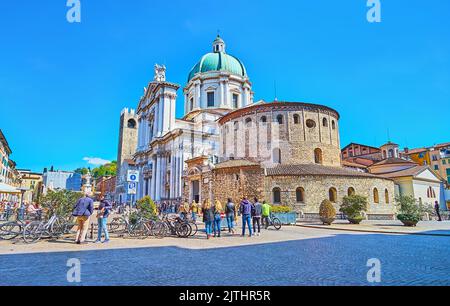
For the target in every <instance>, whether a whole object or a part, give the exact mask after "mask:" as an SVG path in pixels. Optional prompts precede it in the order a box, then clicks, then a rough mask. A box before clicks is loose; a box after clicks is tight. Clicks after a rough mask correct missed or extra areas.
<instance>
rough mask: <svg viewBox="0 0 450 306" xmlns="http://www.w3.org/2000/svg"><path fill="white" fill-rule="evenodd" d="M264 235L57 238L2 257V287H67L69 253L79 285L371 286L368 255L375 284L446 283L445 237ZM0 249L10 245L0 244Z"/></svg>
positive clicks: (449, 243) (294, 231)
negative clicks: (106, 240) (376, 269)
mask: <svg viewBox="0 0 450 306" xmlns="http://www.w3.org/2000/svg"><path fill="white" fill-rule="evenodd" d="M263 234H264V235H262V236H261V237H254V238H240V237H223V238H221V239H213V240H205V239H200V238H197V239H189V240H186V239H164V240H143V241H137V240H136V241H130V240H123V239H116V240H117V241H114V242H113V243H112V244H111V245H108V246H104V245H100V246H99V245H93V244H90V245H84V246H74V245H73V244H72V243H70V244H68V243H67V242H60V243H54V244H56V245H57V246H58V247H61V244H63V245H64V247H65V248H68V249H69V250H70V252H49V253H29V254H15V255H1V256H0V275H1V277H0V285H71V284H69V283H67V281H66V273H67V271H68V269H69V268H68V267H66V263H67V260H68V259H70V258H77V259H79V260H80V261H81V285H199V286H200V285H202V286H206V285H255V286H257V285H369V283H368V282H367V278H366V275H367V272H368V269H369V268H368V267H367V266H366V264H367V261H368V259H371V258H378V259H379V260H380V261H381V264H382V266H381V269H382V282H381V284H380V285H450V258H449V256H448V254H449V252H450V238H449V237H434V236H412V235H387V234H364V233H350V232H339V231H333V230H329V231H325V230H323V229H306V228H300V227H284V228H283V230H282V231H280V232H275V231H267V232H264V233H263ZM114 243H115V244H117V245H114ZM39 245H40V246H39V248H45V247H52V244H51V242H45V243H42V244H39ZM136 246H137V248H136ZM21 247H28V246H21ZM74 247H75V248H76V247H78V249H74ZM131 247H133V248H131ZM94 249H95V250H94ZM0 250H3V253H5V252H6V251H7V250H6V251H5V245H4V242H1V244H0ZM81 250H83V251H81ZM16 251H17V250H16ZM34 251H35V252H37V251H38V250H37V249H36V250H34ZM42 251H44V250H41V252H42ZM53 251H55V250H53Z"/></svg>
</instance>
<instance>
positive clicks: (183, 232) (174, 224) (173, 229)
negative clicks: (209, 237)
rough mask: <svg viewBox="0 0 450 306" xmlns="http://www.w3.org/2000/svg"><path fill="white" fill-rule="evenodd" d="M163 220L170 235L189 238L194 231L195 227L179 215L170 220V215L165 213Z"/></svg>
mask: <svg viewBox="0 0 450 306" xmlns="http://www.w3.org/2000/svg"><path fill="white" fill-rule="evenodd" d="M162 221H163V222H164V226H165V227H166V232H167V233H169V234H170V235H176V236H178V237H180V238H187V237H189V236H190V235H191V234H192V232H193V228H192V227H191V225H190V224H189V223H188V222H186V221H184V220H183V219H181V218H180V217H179V216H177V217H175V218H174V219H172V220H170V219H169V216H168V215H164V216H163V217H162Z"/></svg>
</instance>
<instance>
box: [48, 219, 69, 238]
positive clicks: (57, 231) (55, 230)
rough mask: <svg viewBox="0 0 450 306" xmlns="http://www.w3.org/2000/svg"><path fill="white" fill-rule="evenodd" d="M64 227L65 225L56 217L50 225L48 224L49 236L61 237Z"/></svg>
mask: <svg viewBox="0 0 450 306" xmlns="http://www.w3.org/2000/svg"><path fill="white" fill-rule="evenodd" d="M65 229H66V225H65V223H64V222H63V221H61V220H59V219H57V220H56V221H55V222H54V223H53V224H52V225H51V226H50V236H52V237H55V238H59V237H61V236H62V235H63V234H64V232H65Z"/></svg>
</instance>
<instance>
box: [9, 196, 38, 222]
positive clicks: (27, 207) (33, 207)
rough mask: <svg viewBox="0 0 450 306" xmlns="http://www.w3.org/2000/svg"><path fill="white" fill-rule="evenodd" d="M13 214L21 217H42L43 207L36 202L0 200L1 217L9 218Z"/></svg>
mask: <svg viewBox="0 0 450 306" xmlns="http://www.w3.org/2000/svg"><path fill="white" fill-rule="evenodd" d="M13 215H18V216H19V218H20V219H25V218H27V219H40V218H41V216H42V209H41V207H40V206H39V204H38V203H36V202H31V203H29V202H26V201H25V202H23V205H21V204H20V203H19V202H11V201H6V200H3V201H1V202H0V219H1V220H9V218H10V217H12V216H13Z"/></svg>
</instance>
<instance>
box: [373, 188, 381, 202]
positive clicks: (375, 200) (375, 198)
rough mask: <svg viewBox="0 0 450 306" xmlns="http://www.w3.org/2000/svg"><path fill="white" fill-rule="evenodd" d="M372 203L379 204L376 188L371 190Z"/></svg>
mask: <svg viewBox="0 0 450 306" xmlns="http://www.w3.org/2000/svg"><path fill="white" fill-rule="evenodd" d="M373 202H374V203H377V204H378V203H380V195H379V194H378V189H377V188H374V189H373Z"/></svg>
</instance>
